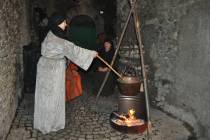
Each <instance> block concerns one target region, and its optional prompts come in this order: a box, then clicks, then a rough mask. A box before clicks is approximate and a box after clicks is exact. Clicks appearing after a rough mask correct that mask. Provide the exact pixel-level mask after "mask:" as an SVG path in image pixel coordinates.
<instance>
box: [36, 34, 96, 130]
mask: <svg viewBox="0 0 210 140" xmlns="http://www.w3.org/2000/svg"><path fill="white" fill-rule="evenodd" d="M41 53H42V57H41V58H40V60H39V62H38V65H37V80H36V90H35V109H34V128H35V129H38V130H40V131H41V132H42V133H44V134H45V133H48V132H51V131H57V130H60V129H63V128H64V127H65V69H66V61H65V59H64V56H66V57H67V58H68V59H70V60H71V61H72V62H74V63H75V64H77V65H78V66H80V67H81V68H83V69H84V70H87V69H88V67H89V66H90V64H91V63H92V60H93V58H94V52H93V51H90V50H87V49H83V48H80V47H78V46H76V45H74V44H73V43H71V42H69V41H67V40H64V39H61V38H59V37H57V36H55V35H54V34H53V33H52V32H49V33H48V35H47V37H46V38H45V40H44V41H43V43H42V50H41Z"/></svg>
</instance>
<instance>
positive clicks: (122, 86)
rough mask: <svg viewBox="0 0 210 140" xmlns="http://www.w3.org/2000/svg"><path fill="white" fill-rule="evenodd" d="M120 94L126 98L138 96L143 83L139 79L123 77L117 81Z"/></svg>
mask: <svg viewBox="0 0 210 140" xmlns="http://www.w3.org/2000/svg"><path fill="white" fill-rule="evenodd" d="M117 82H118V87H119V90H120V93H121V94H123V95H126V96H136V95H137V94H138V92H139V90H140V86H141V82H140V80H139V78H138V77H134V76H123V78H120V79H118V80H117Z"/></svg>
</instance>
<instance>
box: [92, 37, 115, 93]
mask: <svg viewBox="0 0 210 140" xmlns="http://www.w3.org/2000/svg"><path fill="white" fill-rule="evenodd" d="M114 54H115V49H114V47H113V44H112V41H111V40H108V39H106V40H105V41H104V43H103V46H102V47H101V48H99V50H98V55H99V56H100V57H102V58H103V59H104V60H105V61H107V62H108V63H109V64H111V61H112V59H113V56H114ZM95 61H96V71H95V73H94V80H93V82H94V84H93V86H94V92H95V93H97V92H98V91H99V88H100V87H101V84H102V82H103V80H104V77H105V75H106V73H107V72H108V71H110V69H109V68H108V67H107V66H106V65H105V64H104V63H103V62H102V61H100V60H98V59H96V60H95ZM115 85H116V76H115V75H114V74H113V73H112V72H111V73H110V75H109V78H108V80H107V82H106V84H105V86H104V88H103V91H102V93H101V95H102V96H109V95H111V94H113V93H114V88H115Z"/></svg>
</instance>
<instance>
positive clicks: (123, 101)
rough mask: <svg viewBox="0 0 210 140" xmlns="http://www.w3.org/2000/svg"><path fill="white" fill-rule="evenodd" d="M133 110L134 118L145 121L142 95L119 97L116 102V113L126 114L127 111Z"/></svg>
mask: <svg viewBox="0 0 210 140" xmlns="http://www.w3.org/2000/svg"><path fill="white" fill-rule="evenodd" d="M130 109H134V110H135V111H136V113H135V114H136V117H138V118H141V119H143V120H146V118H147V117H146V116H147V115H146V104H145V95H144V93H143V92H142V93H139V94H138V96H120V97H119V100H118V112H119V113H124V114H126V113H127V112H128V110H130Z"/></svg>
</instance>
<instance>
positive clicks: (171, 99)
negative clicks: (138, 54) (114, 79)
mask: <svg viewBox="0 0 210 140" xmlns="http://www.w3.org/2000/svg"><path fill="white" fill-rule="evenodd" d="M126 1H127V0H123V1H121V0H118V19H119V22H120V24H121V25H122V24H124V21H125V20H124V18H125V17H126V13H128V8H129V7H128V5H127V4H126ZM209 9H210V1H208V0H186V1H183V0H173V1H168V0H158V1H155V0H141V1H140V10H139V14H140V15H141V19H142V21H141V22H142V35H143V41H144V45H145V50H146V55H145V56H146V60H147V62H146V63H147V64H149V70H150V71H149V74H150V79H149V80H150V83H149V85H150V87H149V91H150V97H151V101H152V103H153V104H154V105H156V106H157V107H159V108H161V109H163V110H164V111H167V112H169V113H171V114H172V115H173V116H175V117H177V118H179V119H181V120H183V121H185V122H187V123H188V124H190V125H191V126H192V127H193V128H194V131H195V133H196V134H197V135H198V137H199V138H201V139H202V138H203V139H209V138H210V121H209V119H208V118H209V116H210V112H209V108H210V106H209V102H210V94H209V91H210V89H209V83H210V79H209V76H210V70H209V69H210V65H209V64H210V63H209V62H210V55H209V54H210V48H209V46H210V36H209V35H210V16H209ZM120 24H118V25H120ZM118 27H120V28H118V29H119V31H121V29H122V26H118ZM126 39H127V40H129V38H126ZM128 43H129V41H128ZM124 46H126V45H124ZM124 58H125V57H124Z"/></svg>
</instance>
